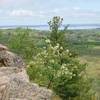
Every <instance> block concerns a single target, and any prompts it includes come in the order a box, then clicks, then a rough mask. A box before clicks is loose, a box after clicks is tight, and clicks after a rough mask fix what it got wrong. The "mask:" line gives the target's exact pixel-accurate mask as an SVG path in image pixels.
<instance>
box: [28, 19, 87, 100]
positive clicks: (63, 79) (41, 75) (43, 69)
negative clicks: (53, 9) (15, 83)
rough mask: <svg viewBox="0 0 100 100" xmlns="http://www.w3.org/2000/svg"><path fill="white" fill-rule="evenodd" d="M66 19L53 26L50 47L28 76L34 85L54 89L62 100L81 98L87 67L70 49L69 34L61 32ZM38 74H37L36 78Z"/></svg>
mask: <svg viewBox="0 0 100 100" xmlns="http://www.w3.org/2000/svg"><path fill="white" fill-rule="evenodd" d="M62 21H63V19H62V18H60V17H54V18H53V20H52V21H50V22H49V25H50V29H51V33H50V36H49V38H48V39H47V40H45V43H46V46H45V47H43V48H42V51H41V52H40V53H39V54H38V55H37V56H35V57H34V58H33V61H31V62H30V64H29V66H30V67H29V68H28V74H29V76H30V79H31V80H32V81H33V82H36V83H38V84H39V85H42V86H45V87H47V88H50V89H53V90H54V91H55V93H56V94H57V95H59V96H60V97H61V98H62V99H65V100H68V99H69V98H70V97H77V96H80V91H81V89H80V82H81V81H80V80H81V79H84V78H83V77H84V74H85V68H86V64H81V63H80V62H79V61H78V60H77V59H76V58H75V57H76V55H75V53H74V52H72V51H71V50H69V49H68V48H67V47H65V46H66V45H65V44H66V42H65V40H66V37H65V36H66V34H65V33H66V31H65V29H64V30H59V28H60V26H61V25H62ZM33 73H34V74H33Z"/></svg>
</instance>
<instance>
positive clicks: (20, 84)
mask: <svg viewBox="0 0 100 100" xmlns="http://www.w3.org/2000/svg"><path fill="white" fill-rule="evenodd" d="M0 50H2V51H3V50H6V51H7V50H8V49H7V47H5V46H1V47H0ZM5 57H6V56H5ZM4 60H5V59H4ZM51 97H52V92H51V90H48V89H46V88H43V87H39V86H38V85H37V84H34V83H31V82H29V77H28V75H27V72H26V70H25V68H24V67H16V66H8V67H7V66H6V67H0V100H50V99H51Z"/></svg>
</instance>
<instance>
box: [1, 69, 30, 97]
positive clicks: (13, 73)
mask: <svg viewBox="0 0 100 100" xmlns="http://www.w3.org/2000/svg"><path fill="white" fill-rule="evenodd" d="M14 77H17V78H19V79H21V80H23V81H26V82H29V77H28V75H27V73H26V71H25V69H19V68H16V67H0V95H1V96H2V94H3V92H4V91H5V88H6V85H7V84H8V83H10V81H11V79H13V78H14ZM1 96H0V97H1Z"/></svg>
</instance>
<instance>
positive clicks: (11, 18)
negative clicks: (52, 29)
mask: <svg viewBox="0 0 100 100" xmlns="http://www.w3.org/2000/svg"><path fill="white" fill-rule="evenodd" d="M53 16H61V17H62V18H63V19H64V22H63V24H100V0H0V26H3V25H44V24H47V22H48V21H49V20H51V19H52V17H53Z"/></svg>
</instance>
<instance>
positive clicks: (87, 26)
mask: <svg viewBox="0 0 100 100" xmlns="http://www.w3.org/2000/svg"><path fill="white" fill-rule="evenodd" d="M64 26H66V25H62V26H61V29H63V28H64ZM19 27H20V28H30V29H37V30H49V26H48V25H11V26H10V25H9V26H0V29H15V28H19ZM96 28H100V24H70V25H69V27H68V29H96Z"/></svg>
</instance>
